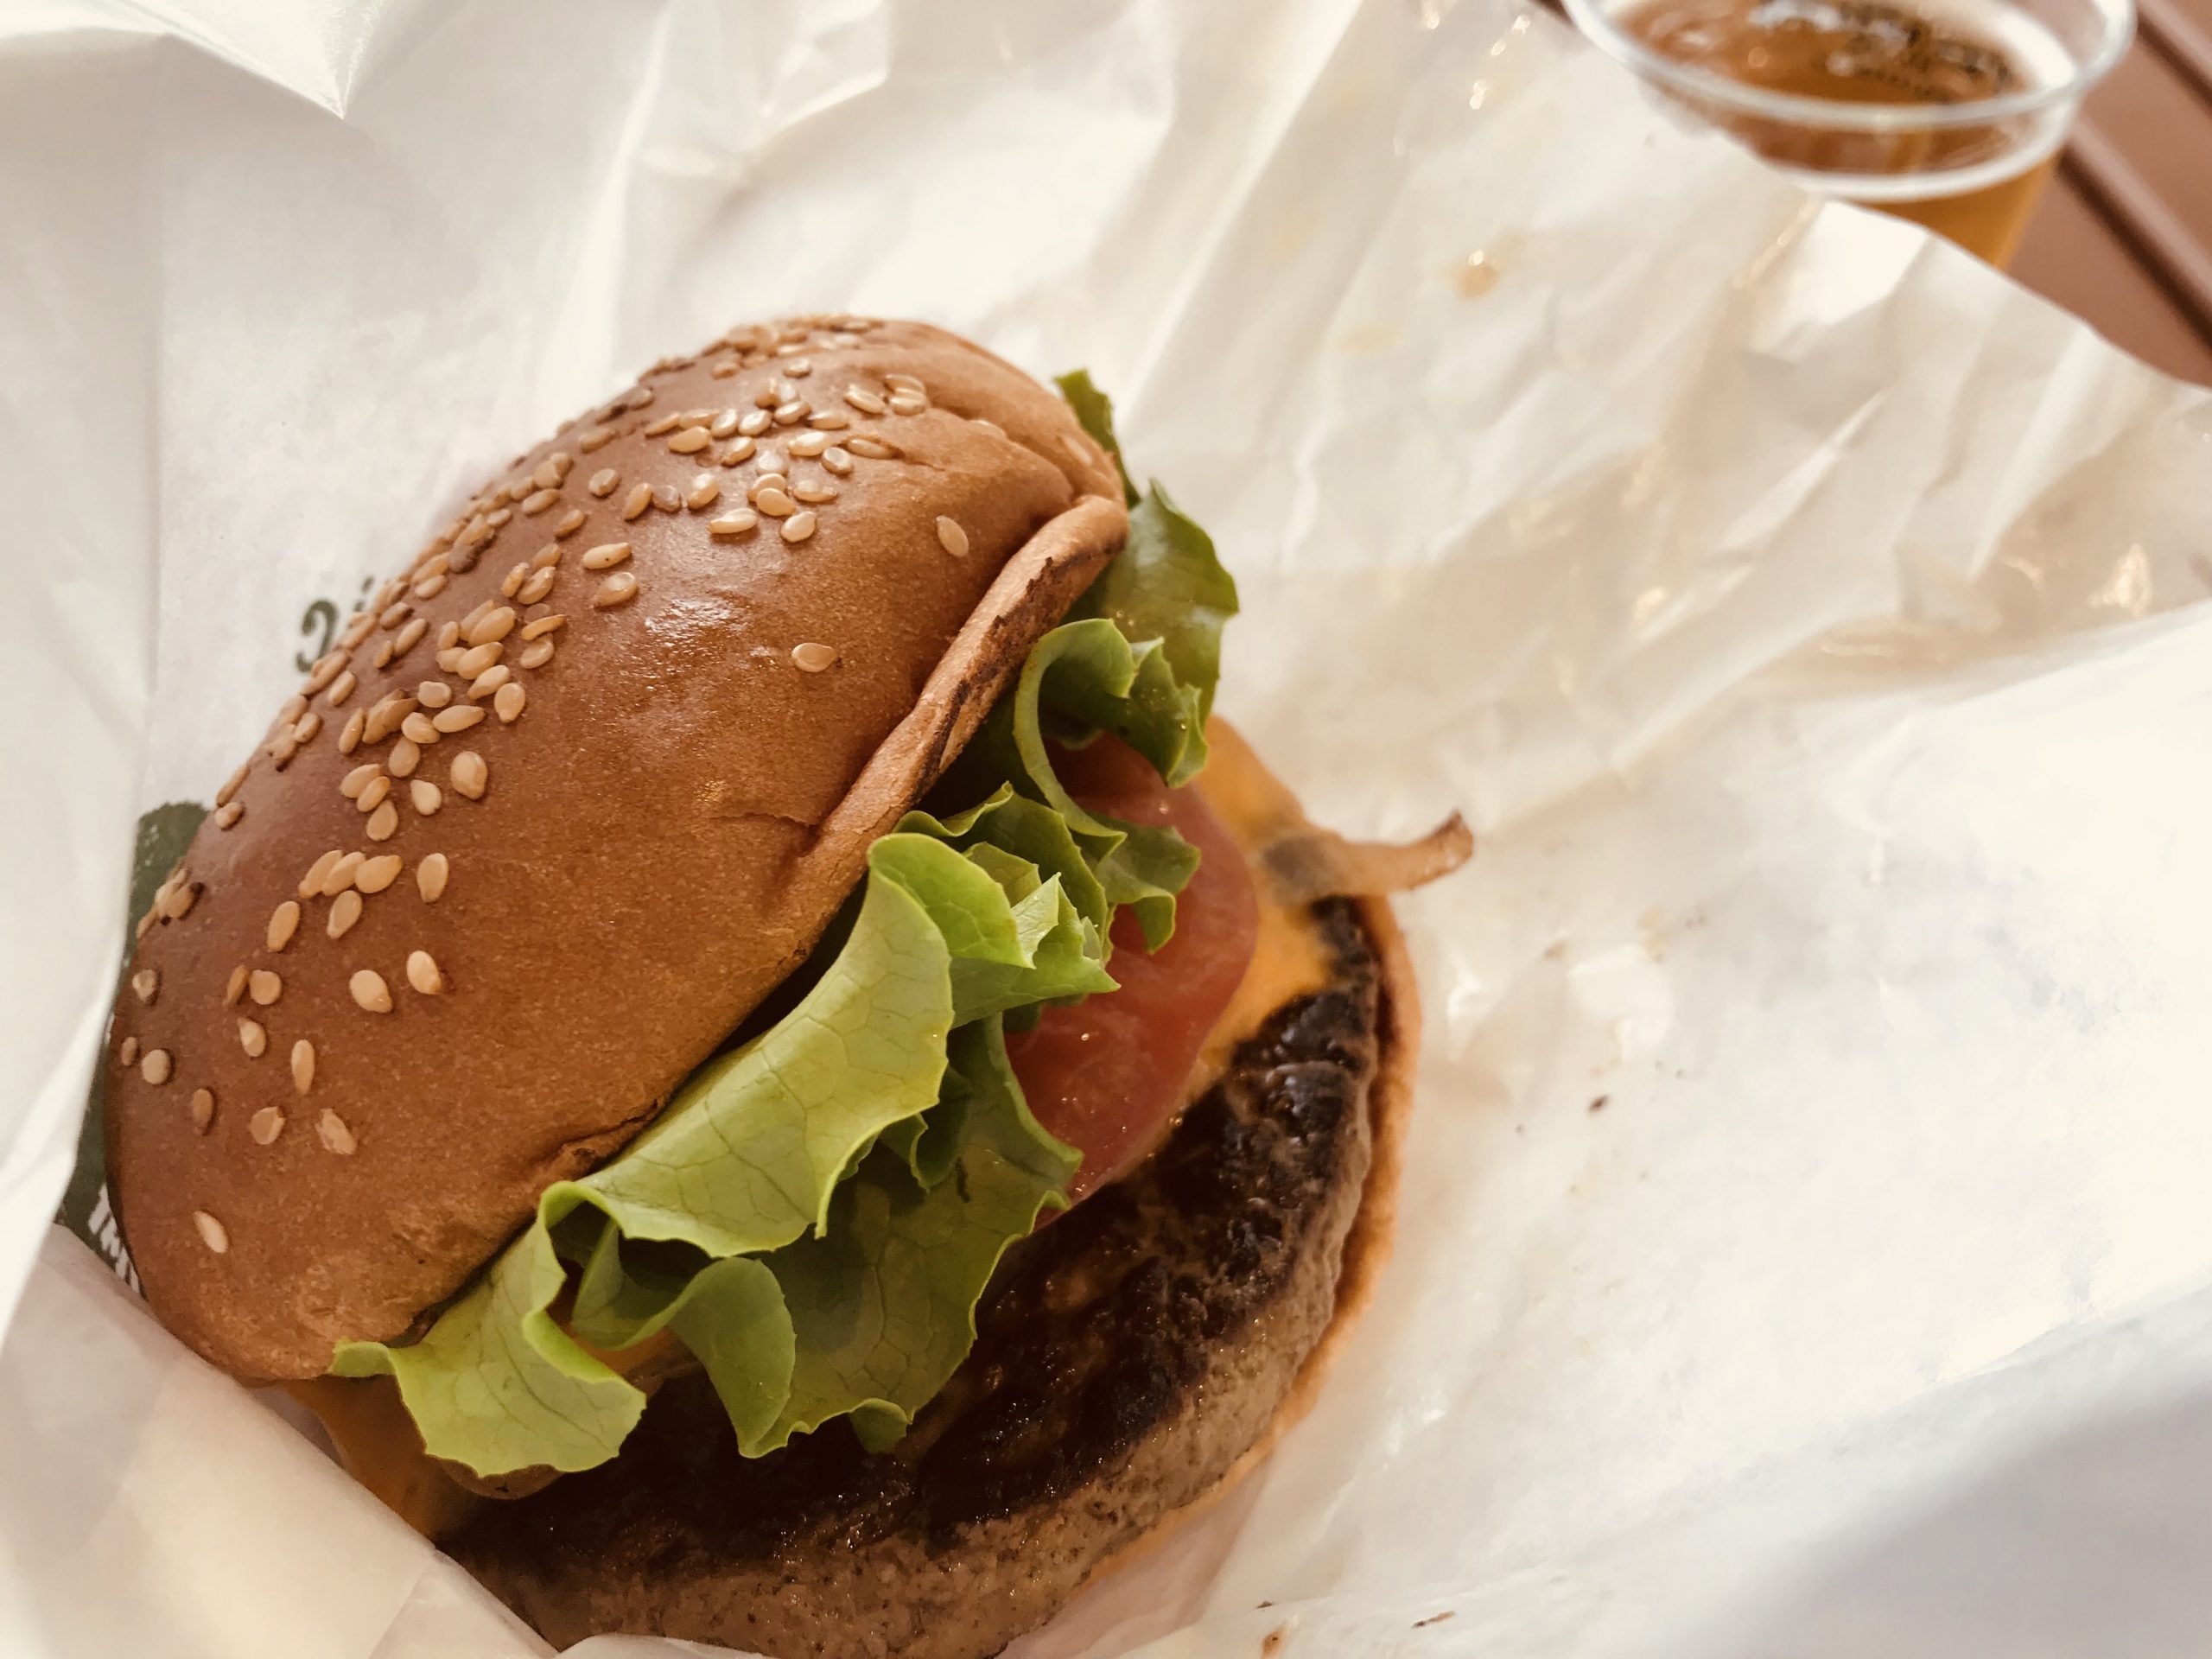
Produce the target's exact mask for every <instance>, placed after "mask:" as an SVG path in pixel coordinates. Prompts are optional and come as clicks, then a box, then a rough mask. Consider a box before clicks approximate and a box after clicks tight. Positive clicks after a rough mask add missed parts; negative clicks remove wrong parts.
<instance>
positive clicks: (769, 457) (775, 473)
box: [753, 448, 784, 490]
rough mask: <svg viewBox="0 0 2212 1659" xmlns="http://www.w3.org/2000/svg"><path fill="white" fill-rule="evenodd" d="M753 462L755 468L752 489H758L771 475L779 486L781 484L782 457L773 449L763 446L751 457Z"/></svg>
mask: <svg viewBox="0 0 2212 1659" xmlns="http://www.w3.org/2000/svg"><path fill="white" fill-rule="evenodd" d="M753 466H754V467H755V468H756V469H757V472H756V474H755V476H754V478H753V488H754V489H756V490H757V489H759V488H760V486H761V485H763V484H764V483H766V482H767V481H768V480H769V479H770V478H771V477H773V478H774V479H775V480H776V482H777V484H778V485H779V486H780V485H781V484H782V482H783V478H782V474H783V471H784V458H783V457H782V456H781V455H779V454H777V453H776V452H775V451H774V450H773V449H769V448H763V449H762V450H761V451H760V454H758V455H756V456H755V457H753Z"/></svg>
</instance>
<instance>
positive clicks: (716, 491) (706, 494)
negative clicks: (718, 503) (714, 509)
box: [683, 473, 722, 512]
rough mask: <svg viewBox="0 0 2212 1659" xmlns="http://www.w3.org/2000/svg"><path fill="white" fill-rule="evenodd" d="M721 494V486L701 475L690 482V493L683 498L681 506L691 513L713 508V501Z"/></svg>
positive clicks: (712, 479) (707, 476) (708, 477)
mask: <svg viewBox="0 0 2212 1659" xmlns="http://www.w3.org/2000/svg"><path fill="white" fill-rule="evenodd" d="M721 493H722V486H721V484H720V483H719V482H718V481H716V480H715V479H714V478H712V477H710V476H709V475H708V474H705V473H702V474H699V476H698V477H696V478H695V479H693V480H691V489H690V493H689V494H687V495H686V496H685V497H684V498H683V505H685V506H687V507H689V508H690V509H691V511H692V512H700V511H701V510H702V509H703V508H707V507H711V506H713V505H715V499H716V498H717V497H719V496H720V495H721Z"/></svg>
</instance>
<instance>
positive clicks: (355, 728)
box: [338, 709, 369, 754]
mask: <svg viewBox="0 0 2212 1659" xmlns="http://www.w3.org/2000/svg"><path fill="white" fill-rule="evenodd" d="M368 723H369V715H368V710H366V709H355V710H354V711H353V714H352V715H351V716H349V717H348V718H347V720H346V729H345V730H344V731H342V732H340V733H339V734H338V753H340V754H351V753H353V751H354V750H355V749H358V748H359V747H361V734H362V733H363V732H364V731H365V730H366V729H367V728H368Z"/></svg>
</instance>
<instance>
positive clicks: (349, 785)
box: [338, 760, 384, 801]
mask: <svg viewBox="0 0 2212 1659" xmlns="http://www.w3.org/2000/svg"><path fill="white" fill-rule="evenodd" d="M383 772H384V768H383V767H382V766H379V765H378V763H377V762H375V761H374V760H372V761H370V762H369V763H368V764H367V765H365V766H356V767H354V768H353V771H351V772H347V773H346V775H345V776H344V777H343V778H341V779H339V780H338V792H339V793H340V795H343V796H344V797H345V798H346V799H347V800H349V801H358V800H359V799H360V798H361V791H363V790H365V789H366V788H367V787H368V786H369V785H370V784H371V783H372V782H373V781H374V780H375V779H378V777H380V776H382V775H383Z"/></svg>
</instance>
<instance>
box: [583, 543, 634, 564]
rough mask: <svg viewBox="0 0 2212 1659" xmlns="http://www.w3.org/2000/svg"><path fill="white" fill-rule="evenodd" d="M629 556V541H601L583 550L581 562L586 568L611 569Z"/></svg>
mask: <svg viewBox="0 0 2212 1659" xmlns="http://www.w3.org/2000/svg"><path fill="white" fill-rule="evenodd" d="M629 556H630V543H627V542H602V543H600V544H599V545H598V546H597V547H592V548H587V549H585V550H584V556H583V560H582V563H583V567H584V569H587V570H611V569H613V568H614V567H615V566H616V565H618V564H620V563H622V561H623V560H625V559H626V558H628V557H629Z"/></svg>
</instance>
